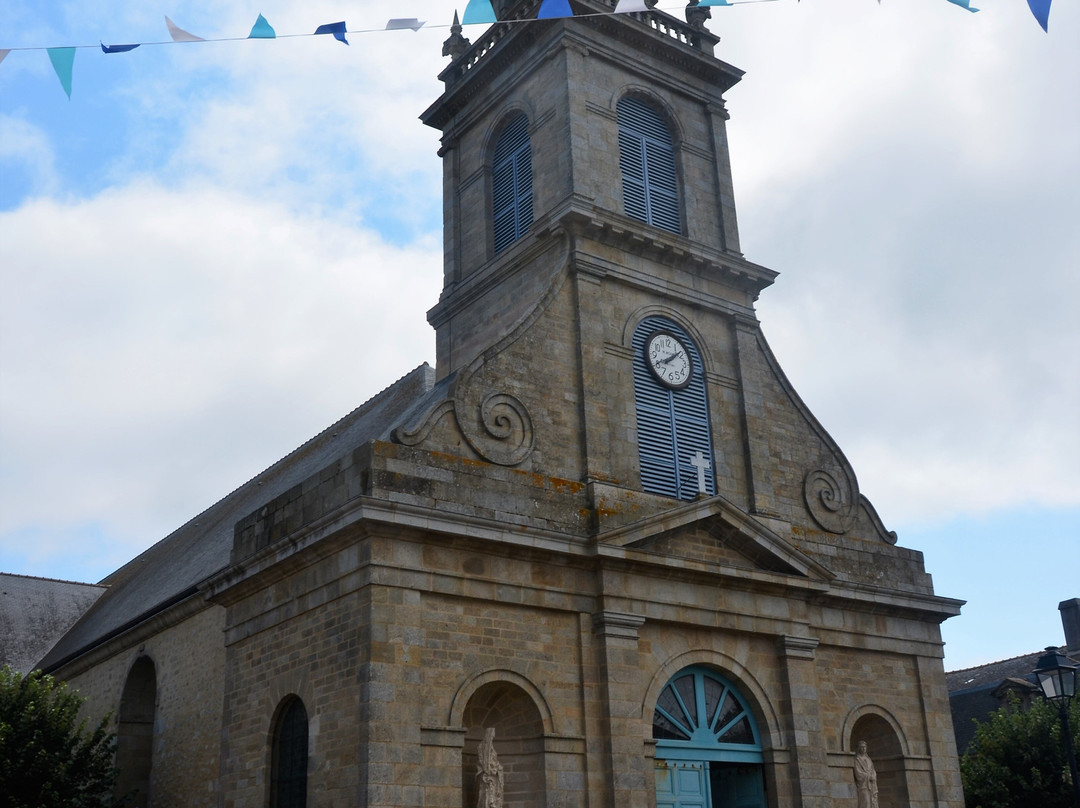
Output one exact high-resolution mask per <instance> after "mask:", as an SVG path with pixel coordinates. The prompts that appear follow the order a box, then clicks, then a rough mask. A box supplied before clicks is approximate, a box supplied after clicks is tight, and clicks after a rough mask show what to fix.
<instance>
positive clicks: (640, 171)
mask: <svg viewBox="0 0 1080 808" xmlns="http://www.w3.org/2000/svg"><path fill="white" fill-rule="evenodd" d="M615 109H616V113H617V117H618V124H619V168H620V170H621V172H622V181H623V205H624V207H625V209H626V215H627V216H632V217H633V218H635V219H640V220H641V221H643V222H647V223H648V224H651V225H653V226H655V227H660V228H663V229H664V230H670V231H671V232H672V233H681V232H682V221H681V219H680V217H679V183H678V178H677V174H676V171H675V146H674V144H673V142H672V139H671V130H670V129H669V128H668V125H667V122H666V121H665V120H664V118H663V116H662V115H661V114H660V112H658V111H657V110H656V109H654V108H653V107H651V106H649V105H648V104H646V103H645V102H644V101H641V100H639V99H637V98H634V97H633V96H626V97H624V98H622V99H620V101H619V103H618V104H616V107H615Z"/></svg>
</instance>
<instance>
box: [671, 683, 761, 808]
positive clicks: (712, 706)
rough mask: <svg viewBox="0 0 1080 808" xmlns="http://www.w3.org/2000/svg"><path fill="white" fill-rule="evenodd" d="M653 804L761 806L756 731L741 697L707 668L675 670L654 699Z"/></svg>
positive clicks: (695, 807) (721, 807)
mask: <svg viewBox="0 0 1080 808" xmlns="http://www.w3.org/2000/svg"><path fill="white" fill-rule="evenodd" d="M653 738H655V739H656V804H657V808H765V782H764V777H763V772H762V759H763V758H762V754H761V736H760V734H759V733H758V729H757V724H756V723H755V722H754V717H753V715H751V713H750V709H749V706H748V705H747V703H746V700H745V699H744V698H743V697H742V695H741V694H740V693H739V691H738V690H737V689H736V688H735V686H734V685H732V684H731V682H729V681H727V680H726V679H725V678H724V677H723V676H721V675H720V674H718V673H716V672H715V671H712V670H710V669H709V668H704V667H699V666H694V667H690V668H684V669H683V670H681V671H679V672H678V673H677V674H675V675H674V676H673V677H671V679H670V680H669V681H668V683H667V684H666V685H665V686H664V689H663V690H662V691H660V697H659V698H658V699H657V700H656V708H655V709H654V711H653Z"/></svg>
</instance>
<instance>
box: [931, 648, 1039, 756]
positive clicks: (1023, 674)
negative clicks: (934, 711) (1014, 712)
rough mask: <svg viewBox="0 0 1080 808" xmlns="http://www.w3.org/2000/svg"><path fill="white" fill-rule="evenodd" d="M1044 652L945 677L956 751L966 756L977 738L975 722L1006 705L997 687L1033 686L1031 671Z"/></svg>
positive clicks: (966, 669)
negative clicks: (1009, 683) (1009, 682)
mask: <svg viewBox="0 0 1080 808" xmlns="http://www.w3.org/2000/svg"><path fill="white" fill-rule="evenodd" d="M1045 653H1046V652H1045V651H1036V652H1034V653H1031V654H1022V655H1021V656H1017V657H1012V658H1011V659H1002V660H1000V661H998V662H990V663H988V664H986V665H978V666H977V667H974V668H964V669H962V670H958V671H950V672H947V673H946V674H945V683H946V684H947V685H948V688H949V706H950V707H951V708H952V720H953V734H954V735H955V736H956V751H957V752H959V753H960V754H961V755H963V754H964V750H966V749H967V747H968V744H970V743H971V739H972V738H974V737H975V721H976V720H979V721H985V720H986V719H987V717H988V716H989V715H990V713H992V712H994V710H997V709H998V708H1000V707H1001V706H1002V705H1003V701H1002V699H1001V698H1000V697H999V696H997V695H995V691H996V690H997V689H998V687H1000V686H1001V684H1002V683H1003V682H1005V681H1006V680H1010V679H1011V680H1020V681H1026V682H1031V683H1032V684H1034V683H1035V677H1034V676H1033V675H1032V673H1031V672H1032V671H1033V670H1035V665H1036V664H1038V662H1039V657H1041V656H1042V655H1043V654H1045Z"/></svg>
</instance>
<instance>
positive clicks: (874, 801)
mask: <svg viewBox="0 0 1080 808" xmlns="http://www.w3.org/2000/svg"><path fill="white" fill-rule="evenodd" d="M855 794H856V797H857V799H858V808H878V791H877V770H876V769H875V768H874V761H872V760H871V759H870V755H868V754H866V741H859V753H858V754H857V755H855Z"/></svg>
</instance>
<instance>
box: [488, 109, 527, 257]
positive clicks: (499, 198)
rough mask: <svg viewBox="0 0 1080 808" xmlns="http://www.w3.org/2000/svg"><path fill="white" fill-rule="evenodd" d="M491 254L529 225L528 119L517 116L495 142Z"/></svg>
mask: <svg viewBox="0 0 1080 808" xmlns="http://www.w3.org/2000/svg"><path fill="white" fill-rule="evenodd" d="M491 200H492V219H493V221H494V231H495V252H496V253H498V252H501V251H502V250H504V249H506V248H507V247H509V246H510V245H511V244H513V243H514V242H515V241H517V240H518V239H519V238H521V237H522V236H523V235H525V233H526V231H527V230H528V229H529V227H530V226H531V225H532V220H533V209H532V146H531V144H530V143H529V119H528V118H526V117H525V115H524V114H522V113H518V114H517V115H515V116H514V117H513V118H511V119H510V121H509V122H508V123H507V124H506V126H505V127H503V130H502V133H501V134H500V135H499V139H498V140H497V141H496V142H495V154H494V158H493V160H492V166H491Z"/></svg>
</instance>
